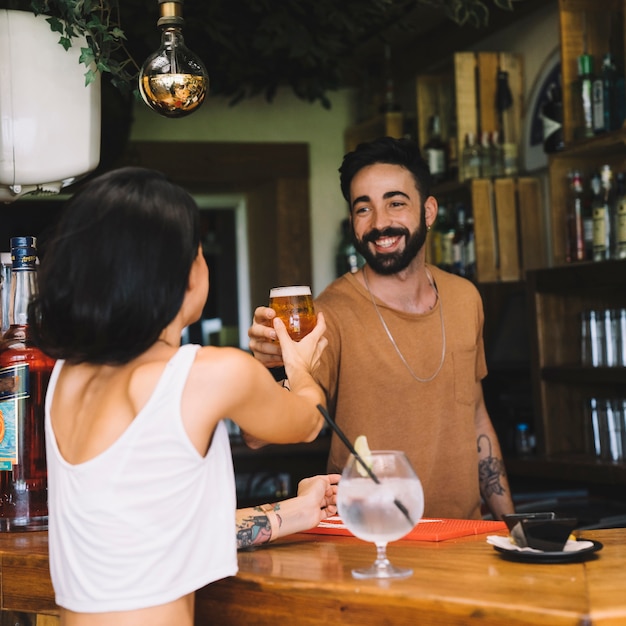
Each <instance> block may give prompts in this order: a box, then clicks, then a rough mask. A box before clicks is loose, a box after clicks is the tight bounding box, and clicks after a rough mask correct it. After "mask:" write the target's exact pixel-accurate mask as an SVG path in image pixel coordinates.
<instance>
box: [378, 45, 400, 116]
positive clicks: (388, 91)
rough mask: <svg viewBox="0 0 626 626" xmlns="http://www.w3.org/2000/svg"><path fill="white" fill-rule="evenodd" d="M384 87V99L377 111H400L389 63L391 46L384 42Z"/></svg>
mask: <svg viewBox="0 0 626 626" xmlns="http://www.w3.org/2000/svg"><path fill="white" fill-rule="evenodd" d="M384 77H385V88H384V99H383V101H382V103H381V105H380V106H379V107H378V111H379V113H393V112H395V111H401V110H402V107H401V106H400V104H399V102H398V100H397V99H396V89H395V83H394V80H393V71H392V64H391V46H390V45H389V44H385V72H384Z"/></svg>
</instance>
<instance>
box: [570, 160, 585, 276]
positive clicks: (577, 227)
mask: <svg viewBox="0 0 626 626" xmlns="http://www.w3.org/2000/svg"><path fill="white" fill-rule="evenodd" d="M584 201H585V195H584V189H583V179H582V174H581V173H580V171H578V170H574V171H573V172H571V173H570V194H569V198H568V206H567V253H566V261H568V262H569V263H572V262H574V261H584V260H585V233H584V230H583V211H584V208H583V207H584Z"/></svg>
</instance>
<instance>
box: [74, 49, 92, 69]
mask: <svg viewBox="0 0 626 626" xmlns="http://www.w3.org/2000/svg"><path fill="white" fill-rule="evenodd" d="M95 60H96V57H95V56H94V53H93V50H92V49H91V48H81V49H80V57H79V58H78V62H79V63H84V64H85V65H91V64H92V63H94V62H95Z"/></svg>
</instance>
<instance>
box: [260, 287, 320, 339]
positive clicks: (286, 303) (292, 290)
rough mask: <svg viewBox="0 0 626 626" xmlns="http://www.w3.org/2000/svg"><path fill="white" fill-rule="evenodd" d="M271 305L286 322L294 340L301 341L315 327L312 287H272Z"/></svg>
mask: <svg viewBox="0 0 626 626" xmlns="http://www.w3.org/2000/svg"><path fill="white" fill-rule="evenodd" d="M270 307H271V308H272V309H274V311H276V315H277V316H278V317H280V319H281V320H282V321H283V322H284V323H285V326H286V327H287V332H288V333H289V336H290V337H291V338H292V339H293V340H294V341H300V339H302V337H305V336H306V335H308V334H309V333H310V332H311V331H312V330H313V329H314V328H315V323H316V319H315V309H314V308H313V296H312V295H311V288H310V287H307V286H305V285H297V286H292V287H274V288H273V289H270Z"/></svg>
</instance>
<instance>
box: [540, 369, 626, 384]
mask: <svg viewBox="0 0 626 626" xmlns="http://www.w3.org/2000/svg"><path fill="white" fill-rule="evenodd" d="M541 378H542V379H543V380H544V381H546V382H551V383H563V384H570V385H594V386H597V385H625V386H626V368H625V367H582V366H580V365H563V366H559V367H544V368H542V370H541ZM625 388H626V387H625Z"/></svg>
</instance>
